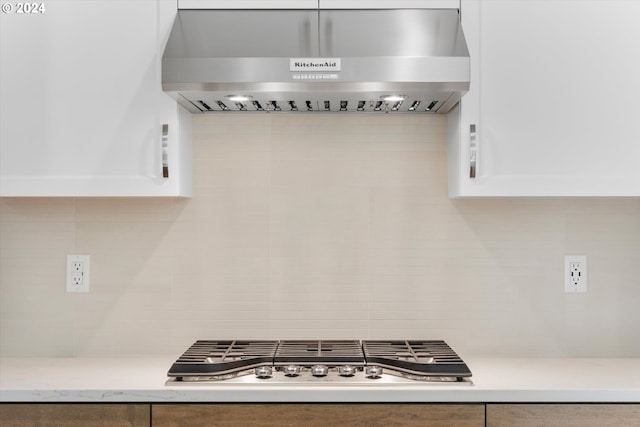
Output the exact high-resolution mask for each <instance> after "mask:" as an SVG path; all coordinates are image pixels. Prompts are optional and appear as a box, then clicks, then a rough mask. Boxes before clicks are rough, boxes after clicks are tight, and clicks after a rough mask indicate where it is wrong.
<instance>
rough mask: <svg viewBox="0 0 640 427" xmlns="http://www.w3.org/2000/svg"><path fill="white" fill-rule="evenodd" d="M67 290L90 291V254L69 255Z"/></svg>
mask: <svg viewBox="0 0 640 427" xmlns="http://www.w3.org/2000/svg"><path fill="white" fill-rule="evenodd" d="M67 292H81V293H86V292H89V255H67Z"/></svg>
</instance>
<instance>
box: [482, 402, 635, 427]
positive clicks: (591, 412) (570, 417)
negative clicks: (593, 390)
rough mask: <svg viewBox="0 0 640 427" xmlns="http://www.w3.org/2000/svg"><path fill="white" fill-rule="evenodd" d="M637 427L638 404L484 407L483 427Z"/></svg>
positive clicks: (489, 405) (507, 405) (506, 405)
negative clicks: (484, 426) (485, 418)
mask: <svg viewBox="0 0 640 427" xmlns="http://www.w3.org/2000/svg"><path fill="white" fill-rule="evenodd" d="M538 426H540V427H543V426H544V427H548V426H553V427H591V426H593V427H595V426H597V427H608V426H611V427H613V426H615V427H621V426H625V427H626V426H640V405H639V404H624V403H621V404H599V403H594V404H564V403H557V404H500V405H492V404H488V405H487V427H538Z"/></svg>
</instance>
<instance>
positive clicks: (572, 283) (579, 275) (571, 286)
mask: <svg viewBox="0 0 640 427" xmlns="http://www.w3.org/2000/svg"><path fill="white" fill-rule="evenodd" d="M564 291H565V292H566V293H579V292H587V256H586V255H565V256H564Z"/></svg>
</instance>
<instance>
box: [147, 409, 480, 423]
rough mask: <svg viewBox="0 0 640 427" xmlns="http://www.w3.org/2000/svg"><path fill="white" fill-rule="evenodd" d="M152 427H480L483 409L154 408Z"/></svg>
mask: <svg viewBox="0 0 640 427" xmlns="http://www.w3.org/2000/svg"><path fill="white" fill-rule="evenodd" d="M152 421H153V427H196V426H198V427H205V426H206V427H213V426H220V427H251V426H260V427H298V426H299V427H328V426H331V427H340V426H349V427H357V426H362V427H376V426H380V427H393V426H403V427H412V426H425V427H432V426H433V427H435V426H442V427H456V426H461V427H476V426H477V427H483V426H484V405H482V404H471V405H457V404H456V405H454V404H451V405H449V404H324V403H319V404H297V403H290V404H184V405H183V404H157V405H152Z"/></svg>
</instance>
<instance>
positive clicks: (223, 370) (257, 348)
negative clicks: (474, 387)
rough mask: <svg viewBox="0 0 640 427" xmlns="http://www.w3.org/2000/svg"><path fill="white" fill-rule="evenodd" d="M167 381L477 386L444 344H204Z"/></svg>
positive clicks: (179, 362) (184, 358)
mask: <svg viewBox="0 0 640 427" xmlns="http://www.w3.org/2000/svg"><path fill="white" fill-rule="evenodd" d="M167 375H168V377H169V379H168V380H167V383H166V384H167V385H180V384H189V385H194V384H195V383H203V384H207V383H209V384H210V383H213V382H218V383H221V382H224V383H230V384H257V383H264V384H272V385H276V384H314V385H321V384H328V385H338V384H352V385H363V384H382V383H385V384H387V383H388V384H410V383H419V384H421V383H430V384H471V380H470V377H471V371H470V370H469V368H468V367H467V365H466V364H465V363H464V361H463V360H462V359H461V358H460V357H459V356H458V355H457V354H456V353H455V352H454V351H453V350H452V349H451V348H450V347H449V346H448V345H447V343H445V342H444V341H442V340H429V341H427V340H411V341H402V340H390V341H377V340H366V341H359V340H353V341H351V340H333V341H332V340H326V341H325V340H318V341H311V340H303V341H291V340H283V341H261V340H258V341H250V340H247V341H232V340H229V341H217V340H201V341H196V342H195V343H194V344H193V345H192V346H191V347H190V348H189V349H188V350H187V351H186V352H185V353H184V354H183V355H182V356H180V358H178V360H177V361H176V362H175V363H174V364H173V365H172V366H171V368H170V369H169V372H168V374H167Z"/></svg>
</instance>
